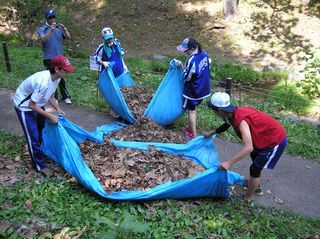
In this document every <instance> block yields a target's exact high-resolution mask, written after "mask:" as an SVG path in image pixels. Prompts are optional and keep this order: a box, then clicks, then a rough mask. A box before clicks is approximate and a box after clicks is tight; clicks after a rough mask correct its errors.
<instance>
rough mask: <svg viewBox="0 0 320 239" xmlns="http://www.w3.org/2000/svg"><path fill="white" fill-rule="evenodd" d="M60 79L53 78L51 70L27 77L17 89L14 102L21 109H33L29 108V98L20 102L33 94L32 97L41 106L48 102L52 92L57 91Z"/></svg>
mask: <svg viewBox="0 0 320 239" xmlns="http://www.w3.org/2000/svg"><path fill="white" fill-rule="evenodd" d="M59 82H60V79H57V80H54V81H53V80H52V79H51V74H50V71H48V70H45V71H40V72H37V73H35V74H33V75H31V76H29V77H28V78H27V79H25V80H24V81H23V82H22V83H21V84H20V85H19V87H18V89H17V90H16V93H15V95H14V98H13V104H14V106H15V107H16V108H18V109H19V110H21V111H32V109H30V108H29V106H28V105H29V101H30V99H29V100H26V101H25V102H23V103H22V104H21V105H20V106H19V104H20V103H21V102H22V101H23V100H24V99H26V98H27V97H28V96H29V95H31V99H32V100H33V101H34V102H35V103H36V104H37V105H38V106H40V107H42V106H44V105H45V104H47V102H48V101H49V100H50V98H51V96H52V94H54V92H55V91H56V89H57V87H58V85H59Z"/></svg>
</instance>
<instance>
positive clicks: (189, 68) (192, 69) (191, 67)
mask: <svg viewBox="0 0 320 239" xmlns="http://www.w3.org/2000/svg"><path fill="white" fill-rule="evenodd" d="M193 58H194V57H193V56H191V57H190V58H189V59H188V60H187V62H186V65H185V67H184V70H183V73H184V79H185V81H189V80H191V79H192V76H193V74H195V73H196V64H195V61H193Z"/></svg>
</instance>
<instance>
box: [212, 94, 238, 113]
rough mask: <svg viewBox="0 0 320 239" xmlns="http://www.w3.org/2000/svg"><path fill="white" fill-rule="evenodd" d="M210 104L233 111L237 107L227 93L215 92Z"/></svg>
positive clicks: (226, 110)
mask: <svg viewBox="0 0 320 239" xmlns="http://www.w3.org/2000/svg"><path fill="white" fill-rule="evenodd" d="M208 106H209V107H211V108H213V107H216V108H219V109H221V110H223V111H225V112H229V113H230V112H233V111H234V110H235V108H236V106H235V105H233V104H232V103H231V101H230V96H229V95H228V94H227V93H223V92H217V93H214V94H213V95H212V97H211V99H210V101H209V102H208Z"/></svg>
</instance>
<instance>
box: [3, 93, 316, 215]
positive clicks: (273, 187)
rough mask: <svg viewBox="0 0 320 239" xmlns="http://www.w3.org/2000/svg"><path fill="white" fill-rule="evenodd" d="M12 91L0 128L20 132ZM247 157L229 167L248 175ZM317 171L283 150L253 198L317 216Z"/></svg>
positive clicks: (68, 108)
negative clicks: (260, 193) (13, 105)
mask: <svg viewBox="0 0 320 239" xmlns="http://www.w3.org/2000/svg"><path fill="white" fill-rule="evenodd" d="M11 93H12V91H9V90H6V89H0V128H2V129H5V130H7V131H9V132H12V133H15V134H18V135H22V130H21V127H20V125H19V122H18V120H17V117H16V114H15V112H14V109H13V108H12V104H11V101H10V94H11ZM61 108H62V109H63V110H64V111H65V112H66V117H68V119H70V120H71V121H73V122H74V123H76V124H78V125H80V126H81V127H83V128H84V129H86V130H89V131H93V130H95V128H96V127H97V126H100V125H103V124H108V123H110V122H112V121H113V120H112V118H110V116H109V115H108V114H105V113H101V112H94V111H90V110H88V109H84V108H80V107H76V106H74V105H65V104H64V103H61ZM215 145H216V147H217V149H218V151H219V153H220V155H221V159H222V160H224V159H226V158H228V157H230V156H232V154H233V153H235V152H236V151H237V150H239V149H240V147H241V145H239V144H234V143H230V142H227V141H224V140H221V139H217V140H216V141H215ZM250 161H251V160H250V159H249V158H246V159H243V160H242V161H240V162H239V163H238V164H236V165H234V167H233V168H232V170H233V171H235V172H238V173H240V174H241V175H243V176H245V177H248V175H249V173H248V168H249V165H250ZM319 175H320V164H319V163H317V162H315V161H312V160H306V159H302V158H299V157H294V156H291V155H288V154H284V155H283V157H282V158H281V160H280V161H279V163H278V165H277V167H276V168H275V169H274V170H266V171H265V172H264V174H263V176H262V178H263V181H262V182H263V185H262V187H263V190H264V195H263V196H255V199H254V201H255V202H257V203H258V204H261V205H264V206H267V207H277V208H281V209H284V210H291V211H294V212H296V213H299V214H302V215H307V216H313V217H320V200H319V198H320V180H319V179H320V176H319ZM279 199H280V200H279ZM279 202H280V203H279ZM281 202H283V203H281Z"/></svg>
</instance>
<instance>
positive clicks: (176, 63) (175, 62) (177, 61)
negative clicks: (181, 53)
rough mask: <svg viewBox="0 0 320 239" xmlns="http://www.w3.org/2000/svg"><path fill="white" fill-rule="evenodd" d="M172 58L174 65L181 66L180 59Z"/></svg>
mask: <svg viewBox="0 0 320 239" xmlns="http://www.w3.org/2000/svg"><path fill="white" fill-rule="evenodd" d="M173 60H174V64H175V65H176V67H179V66H180V67H183V64H182V62H181V61H179V60H177V59H173Z"/></svg>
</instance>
